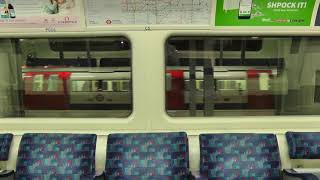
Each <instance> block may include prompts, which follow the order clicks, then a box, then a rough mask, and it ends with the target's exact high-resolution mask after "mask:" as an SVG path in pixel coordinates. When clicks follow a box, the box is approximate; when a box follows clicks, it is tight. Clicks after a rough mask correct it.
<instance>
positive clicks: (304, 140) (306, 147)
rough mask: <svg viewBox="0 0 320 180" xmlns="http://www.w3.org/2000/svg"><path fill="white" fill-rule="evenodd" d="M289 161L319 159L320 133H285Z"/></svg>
mask: <svg viewBox="0 0 320 180" xmlns="http://www.w3.org/2000/svg"><path fill="white" fill-rule="evenodd" d="M286 138H287V142H288V147H289V156H290V158H291V159H319V158H320V132H287V133H286Z"/></svg>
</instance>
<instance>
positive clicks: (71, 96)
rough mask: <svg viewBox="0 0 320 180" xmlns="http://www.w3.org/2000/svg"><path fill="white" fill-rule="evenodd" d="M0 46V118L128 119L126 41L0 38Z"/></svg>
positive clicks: (128, 51) (129, 92) (128, 58)
mask: <svg viewBox="0 0 320 180" xmlns="http://www.w3.org/2000/svg"><path fill="white" fill-rule="evenodd" d="M0 47H1V48H0V67H1V69H0V70H4V71H3V72H2V73H1V72H0V107H1V108H0V117H127V116H129V115H130V113H131V111H132V88H131V87H132V86H131V45H130V42H129V40H128V39H126V38H123V37H108V38H72V39H2V40H0ZM123 87H124V88H123ZM124 89H125V90H124Z"/></svg>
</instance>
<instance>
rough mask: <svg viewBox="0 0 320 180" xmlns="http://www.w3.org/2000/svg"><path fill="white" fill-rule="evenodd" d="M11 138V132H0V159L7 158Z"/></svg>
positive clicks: (5, 159) (4, 159)
mask: <svg viewBox="0 0 320 180" xmlns="http://www.w3.org/2000/svg"><path fill="white" fill-rule="evenodd" d="M12 138H13V135H12V134H0V161H7V160H8V159H9V151H10V147H11V142H12Z"/></svg>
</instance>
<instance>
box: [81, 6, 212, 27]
mask: <svg viewBox="0 0 320 180" xmlns="http://www.w3.org/2000/svg"><path fill="white" fill-rule="evenodd" d="M85 5H86V18H87V25H88V26H108V25H149V24H168V25H177V24H178V25H179V24H201V25H207V24H209V23H210V22H211V10H212V2H211V0H86V3H85Z"/></svg>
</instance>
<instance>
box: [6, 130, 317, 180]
mask: <svg viewBox="0 0 320 180" xmlns="http://www.w3.org/2000/svg"><path fill="white" fill-rule="evenodd" d="M12 137H13V135H12V134H2V135H0V161H6V160H8V154H9V148H10V144H11V141H12ZM286 137H287V142H288V147H289V152H290V158H292V159H318V158H319V157H320V133H298V132H287V133H286ZM96 140H97V136H96V135H95V134H37V133H33V134H24V135H23V136H22V139H21V142H20V146H19V152H18V158H17V165H16V172H15V173H14V176H15V178H16V179H18V180H20V179H21V180H36V179H75V180H77V179H94V178H97V176H96V175H95V152H96ZM199 140H200V176H199V177H197V178H201V179H227V180H229V179H230V180H233V179H270V180H271V179H280V178H281V161H280V153H279V148H278V143H277V138H276V135H274V134H201V135H200V136H199ZM289 175H290V174H289ZM307 175H308V174H307ZM100 178H105V179H124V180H125V179H128V180H129V179H130V180H131V179H132V180H134V179H157V180H158V179H159V180H164V179H194V178H195V177H194V176H192V174H191V173H190V170H189V146H188V137H187V134H186V133H184V132H170V133H133V134H110V135H108V142H107V160H106V165H105V172H104V175H103V176H100Z"/></svg>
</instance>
